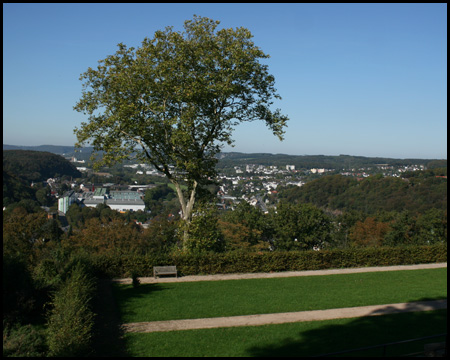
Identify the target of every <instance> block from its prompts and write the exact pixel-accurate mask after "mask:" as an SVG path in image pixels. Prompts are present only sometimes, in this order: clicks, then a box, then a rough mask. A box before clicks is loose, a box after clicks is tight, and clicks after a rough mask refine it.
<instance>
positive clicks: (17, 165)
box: [3, 150, 81, 182]
mask: <svg viewBox="0 0 450 360" xmlns="http://www.w3.org/2000/svg"><path fill="white" fill-rule="evenodd" d="M3 171H4V172H5V171H6V172H8V173H9V174H14V175H16V176H19V177H20V178H22V179H24V180H27V181H29V182H31V181H44V180H47V179H48V178H52V177H60V176H62V175H67V176H72V177H74V178H78V177H81V173H80V171H78V170H77V168H76V167H75V166H74V165H73V164H71V163H70V162H69V161H67V160H66V159H64V158H63V157H62V156H60V155H56V154H52V153H49V152H44V151H31V150H6V151H3Z"/></svg>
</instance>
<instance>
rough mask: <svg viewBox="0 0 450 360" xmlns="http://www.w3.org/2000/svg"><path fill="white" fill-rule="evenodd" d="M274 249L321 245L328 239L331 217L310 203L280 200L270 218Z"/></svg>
mask: <svg viewBox="0 0 450 360" xmlns="http://www.w3.org/2000/svg"><path fill="white" fill-rule="evenodd" d="M270 220H271V221H272V227H273V229H274V239H273V244H274V246H275V249H280V250H293V249H309V250H311V249H312V248H313V247H323V246H325V245H326V244H328V242H329V241H330V239H331V237H330V230H331V218H329V217H328V216H327V215H326V214H325V213H324V212H323V211H322V210H320V209H318V208H317V207H315V206H314V205H311V204H297V205H296V204H291V203H288V202H280V203H279V204H278V206H277V209H276V211H274V212H272V214H271V219H270Z"/></svg>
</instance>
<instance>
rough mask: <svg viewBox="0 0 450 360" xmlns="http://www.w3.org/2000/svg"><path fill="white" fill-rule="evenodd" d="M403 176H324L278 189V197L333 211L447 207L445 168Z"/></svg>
mask: <svg viewBox="0 0 450 360" xmlns="http://www.w3.org/2000/svg"><path fill="white" fill-rule="evenodd" d="M405 175H406V176H405V178H407V179H401V178H395V177H382V176H370V177H368V178H365V179H363V180H361V181H358V180H356V179H355V178H350V177H346V176H342V175H330V176H324V177H322V178H320V179H317V180H313V181H310V182H308V183H306V184H305V185H303V186H302V187H297V186H290V187H286V188H283V189H279V193H278V195H279V198H280V199H285V200H287V201H288V202H291V203H309V202H310V203H313V204H314V205H316V206H319V207H323V208H329V209H333V210H347V211H348V210H357V211H363V212H365V213H368V214H375V213H376V212H378V211H383V210H384V211H399V212H401V211H403V210H407V211H410V212H412V213H424V212H425V211H428V210H430V209H439V210H446V209H447V177H446V175H447V169H446V168H441V169H436V170H427V171H416V172H410V173H407V174H405Z"/></svg>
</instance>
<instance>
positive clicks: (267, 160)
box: [217, 152, 447, 170]
mask: <svg viewBox="0 0 450 360" xmlns="http://www.w3.org/2000/svg"><path fill="white" fill-rule="evenodd" d="M245 164H255V165H265V166H269V165H276V166H280V167H285V166H286V165H295V168H296V169H297V170H301V169H303V170H309V169H311V168H324V169H335V170H340V169H349V168H350V169H351V168H361V167H371V166H372V167H373V166H375V165H377V164H388V165H392V166H405V165H424V166H426V167H427V168H428V169H429V168H435V167H446V166H447V160H438V159H435V160H430V159H392V158H381V157H364V156H352V155H339V156H332V155H286V154H267V153H255V154H245V153H239V152H230V153H222V154H220V155H219V163H218V165H217V166H218V168H225V167H232V166H239V165H241V166H242V165H245Z"/></svg>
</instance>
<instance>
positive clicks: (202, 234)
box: [184, 204, 225, 253]
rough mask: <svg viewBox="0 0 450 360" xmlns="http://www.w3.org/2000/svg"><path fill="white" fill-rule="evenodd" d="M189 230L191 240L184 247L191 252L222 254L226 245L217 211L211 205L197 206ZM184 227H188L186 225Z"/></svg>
mask: <svg viewBox="0 0 450 360" xmlns="http://www.w3.org/2000/svg"><path fill="white" fill-rule="evenodd" d="M196 209H197V213H196V214H195V215H194V216H193V218H192V221H191V223H190V224H189V227H188V229H187V232H188V234H189V238H188V240H187V241H186V243H185V245H184V247H185V249H186V250H187V251H189V252H194V253H196V252H197V253H198V252H208V251H213V252H221V251H223V250H224V249H225V243H224V241H223V236H222V233H221V231H220V228H219V224H218V216H217V211H216V209H215V208H214V207H212V206H210V205H204V204H203V205H201V206H197V208H196ZM184 226H186V225H185V224H184Z"/></svg>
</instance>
